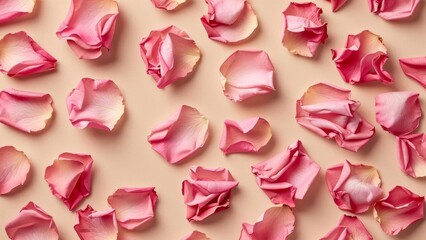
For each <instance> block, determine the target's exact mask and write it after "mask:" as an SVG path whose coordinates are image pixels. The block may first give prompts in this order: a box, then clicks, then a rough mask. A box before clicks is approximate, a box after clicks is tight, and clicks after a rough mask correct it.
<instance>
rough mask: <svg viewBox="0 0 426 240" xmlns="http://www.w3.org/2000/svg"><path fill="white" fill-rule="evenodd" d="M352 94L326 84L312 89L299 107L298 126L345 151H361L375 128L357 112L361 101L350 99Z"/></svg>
mask: <svg viewBox="0 0 426 240" xmlns="http://www.w3.org/2000/svg"><path fill="white" fill-rule="evenodd" d="M350 93H351V91H350V90H346V89H342V88H337V87H334V86H332V85H328V84H325V83H319V84H315V85H313V86H311V87H309V88H308V91H307V92H305V94H304V95H303V97H302V98H301V99H300V100H297V103H296V120H297V123H299V124H300V125H302V126H304V127H306V128H307V129H309V130H311V131H313V132H315V133H316V134H318V135H320V136H322V137H324V138H326V139H334V140H335V141H336V143H337V145H339V146H340V147H342V148H345V149H348V150H350V151H354V152H356V151H358V150H359V149H360V148H361V147H362V146H364V145H365V144H366V143H367V142H368V141H369V140H370V139H371V138H372V137H373V135H374V126H373V125H371V124H370V123H369V122H367V121H366V120H365V119H363V118H362V116H360V115H359V114H358V113H357V112H356V111H357V109H358V107H359V106H360V103H359V102H358V101H354V100H351V99H349V97H350Z"/></svg>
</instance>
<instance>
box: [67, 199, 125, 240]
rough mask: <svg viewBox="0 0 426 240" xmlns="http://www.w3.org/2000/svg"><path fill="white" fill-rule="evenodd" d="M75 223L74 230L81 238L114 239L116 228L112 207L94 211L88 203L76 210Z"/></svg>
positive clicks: (83, 239) (90, 239)
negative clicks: (82, 208) (84, 207)
mask: <svg viewBox="0 0 426 240" xmlns="http://www.w3.org/2000/svg"><path fill="white" fill-rule="evenodd" d="M77 216H78V218H77V224H76V225H74V230H75V231H76V232H77V234H78V236H79V237H80V239H81V240H106V239H111V240H113V239H114V240H115V239H117V237H118V228H117V223H116V219H115V211H114V209H109V210H105V211H95V210H94V209H93V208H92V207H91V206H90V205H87V207H86V209H84V210H78V211H77Z"/></svg>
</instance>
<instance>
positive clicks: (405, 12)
mask: <svg viewBox="0 0 426 240" xmlns="http://www.w3.org/2000/svg"><path fill="white" fill-rule="evenodd" d="M419 3H420V0H399V1H395V0H368V6H369V8H370V12H372V13H375V14H377V15H379V16H380V17H381V18H383V19H385V20H397V19H402V18H408V17H410V16H411V15H413V13H414V11H415V10H416V8H417V6H418V5H419Z"/></svg>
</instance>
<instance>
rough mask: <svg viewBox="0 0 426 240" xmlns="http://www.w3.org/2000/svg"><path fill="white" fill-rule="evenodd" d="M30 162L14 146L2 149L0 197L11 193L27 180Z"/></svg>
mask: <svg viewBox="0 0 426 240" xmlns="http://www.w3.org/2000/svg"><path fill="white" fill-rule="evenodd" d="M30 167H31V166H30V161H29V160H28V158H27V156H26V155H25V153H24V152H21V151H18V150H16V149H15V148H14V147H12V146H5V147H1V148H0V195H3V194H6V193H9V192H10V191H12V190H13V189H15V188H16V187H18V186H22V185H23V184H24V183H25V181H26V180H27V175H28V172H29V171H30Z"/></svg>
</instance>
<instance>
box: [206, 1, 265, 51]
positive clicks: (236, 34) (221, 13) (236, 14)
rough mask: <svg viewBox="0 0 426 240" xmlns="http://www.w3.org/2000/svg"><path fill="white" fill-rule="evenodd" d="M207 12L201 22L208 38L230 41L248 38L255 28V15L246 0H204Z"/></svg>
mask: <svg viewBox="0 0 426 240" xmlns="http://www.w3.org/2000/svg"><path fill="white" fill-rule="evenodd" d="M204 1H205V2H206V3H207V5H208V13H207V14H205V15H204V16H203V17H201V23H202V24H203V26H204V28H205V29H206V32H207V35H208V36H209V38H210V39H212V40H215V41H218V42H224V43H232V42H239V41H242V40H244V39H246V38H248V37H249V36H250V35H251V34H252V33H253V32H254V30H256V28H257V17H256V14H255V13H254V11H253V9H252V7H251V5H250V3H249V2H248V1H247V0H204Z"/></svg>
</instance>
